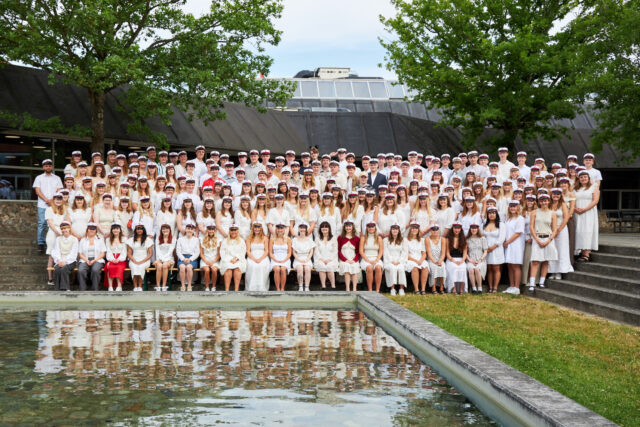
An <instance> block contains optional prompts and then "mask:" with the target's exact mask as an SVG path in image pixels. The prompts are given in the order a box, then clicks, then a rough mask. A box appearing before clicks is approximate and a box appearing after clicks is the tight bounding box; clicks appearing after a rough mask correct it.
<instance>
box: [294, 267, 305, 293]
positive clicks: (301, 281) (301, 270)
mask: <svg viewBox="0 0 640 427" xmlns="http://www.w3.org/2000/svg"><path fill="white" fill-rule="evenodd" d="M296 274H297V276H298V287H299V288H301V287H302V286H303V284H304V266H302V265H298V266H296Z"/></svg>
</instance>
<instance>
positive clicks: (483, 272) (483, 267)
mask: <svg viewBox="0 0 640 427" xmlns="http://www.w3.org/2000/svg"><path fill="white" fill-rule="evenodd" d="M474 268H475V269H478V270H480V275H481V276H482V278H483V279H484V278H485V277H486V275H487V263H486V262H485V261H482V262H479V263H478V265H473V264H472V263H470V262H469V261H467V271H468V272H471V270H473V269H474Z"/></svg>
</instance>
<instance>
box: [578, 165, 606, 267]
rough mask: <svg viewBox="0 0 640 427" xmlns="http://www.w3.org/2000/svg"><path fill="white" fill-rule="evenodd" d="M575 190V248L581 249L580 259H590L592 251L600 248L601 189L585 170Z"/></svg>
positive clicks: (579, 176) (579, 175)
mask: <svg viewBox="0 0 640 427" xmlns="http://www.w3.org/2000/svg"><path fill="white" fill-rule="evenodd" d="M574 191H575V193H576V208H575V215H574V218H575V223H576V240H575V249H576V251H580V257H579V258H578V261H581V262H584V261H590V255H591V251H597V250H598V240H599V224H598V202H599V201H600V189H599V188H598V186H597V185H596V184H594V183H593V182H592V181H591V175H590V174H589V172H588V171H587V170H583V171H580V172H579V173H578V181H577V182H576V185H575V187H574Z"/></svg>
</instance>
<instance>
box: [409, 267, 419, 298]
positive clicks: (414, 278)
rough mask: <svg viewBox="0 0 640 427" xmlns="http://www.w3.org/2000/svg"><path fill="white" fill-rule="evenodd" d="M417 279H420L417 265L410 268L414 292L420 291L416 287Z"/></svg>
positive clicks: (417, 284)
mask: <svg viewBox="0 0 640 427" xmlns="http://www.w3.org/2000/svg"><path fill="white" fill-rule="evenodd" d="M419 281H420V270H418V267H414V268H413V269H412V270H411V282H412V283H413V290H414V291H415V292H416V293H417V292H419V291H420V289H419V288H418V286H419Z"/></svg>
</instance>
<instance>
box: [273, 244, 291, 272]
mask: <svg viewBox="0 0 640 427" xmlns="http://www.w3.org/2000/svg"><path fill="white" fill-rule="evenodd" d="M287 252H289V245H287V244H286V243H285V244H283V245H276V244H275V243H274V244H273V257H274V258H277V259H279V260H281V259H283V258H284V257H286V256H287ZM273 267H285V268H286V269H287V274H289V270H291V259H290V258H287V259H286V260H285V261H284V262H279V261H276V260H275V259H273V258H272V259H271V270H273Z"/></svg>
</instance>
